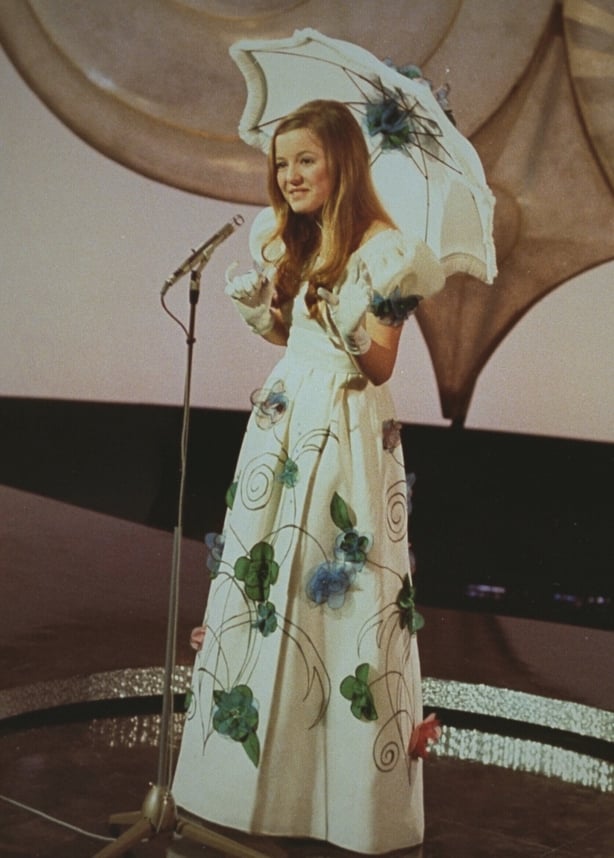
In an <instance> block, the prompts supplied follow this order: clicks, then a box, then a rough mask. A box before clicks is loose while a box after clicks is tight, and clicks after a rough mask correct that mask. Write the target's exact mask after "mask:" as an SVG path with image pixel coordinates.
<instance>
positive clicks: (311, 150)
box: [275, 128, 333, 214]
mask: <svg viewBox="0 0 614 858" xmlns="http://www.w3.org/2000/svg"><path fill="white" fill-rule="evenodd" d="M275 169H276V172H277V184H278V185H279V189H280V191H281V192H282V194H283V196H284V199H285V200H286V202H287V203H288V205H289V206H290V208H291V209H292V211H293V212H296V214H316V213H317V212H319V211H320V209H321V208H322V206H323V205H324V203H325V202H326V200H327V199H328V198H329V197H330V194H331V191H332V185H333V183H332V179H331V177H330V173H329V169H328V163H327V160H326V153H325V151H324V149H323V147H322V144H321V143H320V140H319V138H318V137H317V136H316V135H315V134H314V133H313V132H312V131H309V129H307V128H296V129H295V130H293V131H286V132H285V133H283V134H280V135H279V136H278V137H277V138H276V140H275Z"/></svg>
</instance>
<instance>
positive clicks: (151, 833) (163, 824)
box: [94, 247, 267, 858]
mask: <svg viewBox="0 0 614 858" xmlns="http://www.w3.org/2000/svg"><path fill="white" fill-rule="evenodd" d="M213 249H214V248H213V247H211V248H207V249H206V251H205V253H204V255H202V258H201V259H200V262H199V264H198V266H197V267H195V268H193V269H192V271H191V272H190V296H189V300H190V315H189V323H188V328H187V329H185V328H184V330H186V333H187V346H188V348H187V362H186V374H185V389H184V398H183V422H182V430H181V478H180V481H179V500H178V509H177V524H176V526H175V529H174V532H173V552H172V566H171V579H170V588H169V604H168V617H167V628H166V651H165V661H164V682H163V691H162V714H161V721H160V745H159V749H158V769H157V778H156V782H155V783H153V784H150V789H149V792H148V793H147V795H146V796H145V799H144V801H143V805H142V807H141V810H140V811H136V812H130V813H116V814H113V815H112V816H111V817H110V818H109V825H110V826H111V827H119V826H126V825H127V826H129V828H128V829H127V830H126V831H125V832H124V833H123V834H121V835H120V836H119V837H118V838H117V839H116V840H114V841H112V842H111V843H110V844H109V845H108V846H105V847H104V849H102V850H101V851H100V852H97V853H96V854H95V856H94V858H115V856H121V855H125V854H126V853H127V852H128V851H129V850H130V849H131V847H133V846H135V845H136V844H138V843H140V842H141V841H150V840H152V839H153V838H155V837H158V836H160V835H168V836H169V837H171V836H172V835H173V833H177V834H179V835H181V836H183V837H186V838H187V839H188V840H193V841H195V842H197V843H202V844H204V845H206V846H212V847H214V848H215V849H217V850H219V851H220V852H221V853H222V854H223V855H229V856H236V858H267V856H266V855H264V854H263V853H262V852H258V851H256V850H254V849H251V848H250V847H248V846H245V845H243V844H241V843H238V842H237V841H235V840H231V839H230V838H229V837H226V836H224V835H222V834H218V833H217V832H216V831H212V830H211V829H208V828H206V827H205V826H204V825H202V824H200V823H199V822H195V821H194V820H192V819H184V818H182V817H181V815H180V814H179V813H178V811H177V807H176V805H175V802H174V800H173V796H172V794H171V781H172V769H173V759H172V757H173V755H172V740H173V679H174V673H175V656H176V651H177V619H178V609H179V578H180V569H181V540H182V535H183V508H184V500H185V478H186V465H187V452H188V435H189V422H190V397H191V386H192V364H193V355H194V343H195V342H196V338H195V336H194V332H195V329H196V307H197V304H198V299H199V297H200V280H201V275H202V270H203V268H204V267H205V265H206V264H207V262H208V261H209V258H210V256H211V253H212V252H213ZM165 285H166V284H165ZM165 291H166V290H165V289H163V291H162V296H164V294H165ZM182 327H183V325H182ZM212 777H214V773H212Z"/></svg>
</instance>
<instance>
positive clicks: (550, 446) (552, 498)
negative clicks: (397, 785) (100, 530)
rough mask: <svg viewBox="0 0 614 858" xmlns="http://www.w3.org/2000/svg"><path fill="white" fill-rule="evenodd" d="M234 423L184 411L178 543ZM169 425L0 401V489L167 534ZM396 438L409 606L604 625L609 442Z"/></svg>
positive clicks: (220, 461)
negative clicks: (405, 492)
mask: <svg viewBox="0 0 614 858" xmlns="http://www.w3.org/2000/svg"><path fill="white" fill-rule="evenodd" d="M246 421H247V414H246V413H243V412H229V411H217V410H209V409H192V411H191V414H190V430H189V431H190V445H189V455H188V467H187V478H186V498H185V512H184V521H183V532H184V536H185V537H186V538H189V539H194V540H202V539H203V538H204V535H205V533H207V532H209V531H216V532H219V531H221V528H222V523H223V517H224V511H225V507H224V495H225V492H226V489H227V488H228V486H229V484H230V482H231V480H232V478H233V471H234V465H235V461H236V457H237V454H238V451H239V446H240V443H241V439H242V436H243V431H244V428H245V424H246ZM181 423H182V410H181V408H179V407H170V406H155V405H124V404H112V403H95V402H92V403H88V402H73V401H60V400H43V399H20V398H1V399H0V427H1V428H0V431H1V438H2V451H3V452H2V456H1V458H0V484H4V485H7V486H11V487H13V488H18V489H21V490H23V491H27V492H32V493H34V494H38V495H42V496H45V497H49V498H53V499H55V500H59V501H63V502H66V503H69V504H74V505H76V506H79V507H83V508H86V509H90V510H94V511H97V512H101V513H105V514H108V515H112V516H116V517H118V518H123V519H127V520H129V521H134V522H137V523H140V524H145V525H148V526H150V527H155V528H161V529H164V530H172V529H173V528H174V526H175V524H176V523H177V509H178V493H179V476H180V459H179V445H180V434H181ZM403 447H404V450H405V460H406V466H407V471H408V472H411V473H413V474H415V479H416V481H415V485H414V490H413V511H412V514H411V519H410V537H411V542H412V547H413V551H414V554H415V556H416V580H415V583H416V588H417V595H418V602H419V603H422V604H425V605H432V606H436V607H442V608H444V607H451V608H460V609H463V610H480V611H493V612H495V613H498V614H509V615H514V616H525V617H533V618H539V619H546V620H553V621H558V622H569V623H574V624H580V625H586V626H592V627H599V628H612V627H614V609H613V596H614V594H613V590H614V585H613V575H612V572H613V571H614V569H613V566H614V564H613V557H614V551H613V536H612V534H613V522H614V502H613V500H612V486H613V485H614V445H612V444H606V443H597V442H589V441H578V440H570V439H563V438H545V437H539V436H527V435H519V434H511V433H502V432H485V431H477V430H470V429H464V428H457V427H455V428H445V427H432V426H422V425H406V426H404V427H403ZM83 536H84V539H86V538H87V534H84V535H83Z"/></svg>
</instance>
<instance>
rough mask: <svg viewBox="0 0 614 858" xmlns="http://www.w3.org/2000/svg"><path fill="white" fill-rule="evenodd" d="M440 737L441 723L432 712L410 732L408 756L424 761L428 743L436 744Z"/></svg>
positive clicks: (427, 752) (426, 755) (427, 751)
mask: <svg viewBox="0 0 614 858" xmlns="http://www.w3.org/2000/svg"><path fill="white" fill-rule="evenodd" d="M440 736H441V722H440V720H439V719H438V718H437V716H436V715H435V713H434V712H432V713H431V714H430V715H429V716H428V718H425V719H424V721H421V722H420V723H419V724H417V725H416V726H415V727H414V729H413V730H412V734H411V738H410V740H409V748H408V753H409V756H410V757H411V758H412V759H414V760H417V759H419V758H420V757H422V759H423V760H425V759H426V758H427V757H428V755H429V750H428V745H429V742H437V741H438V739H439V738H440Z"/></svg>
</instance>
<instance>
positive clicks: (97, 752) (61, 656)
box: [0, 487, 614, 858]
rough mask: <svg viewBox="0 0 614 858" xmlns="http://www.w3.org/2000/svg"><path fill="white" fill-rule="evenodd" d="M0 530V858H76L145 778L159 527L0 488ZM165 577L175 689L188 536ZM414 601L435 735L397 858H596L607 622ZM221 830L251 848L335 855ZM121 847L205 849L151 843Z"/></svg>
mask: <svg viewBox="0 0 614 858" xmlns="http://www.w3.org/2000/svg"><path fill="white" fill-rule="evenodd" d="M0 522H1V524H0V527H1V529H2V553H1V559H0V563H1V575H2V608H1V609H0V610H1V618H2V622H1V623H0V670H1V676H2V683H1V685H2V687H1V688H0V795H1V796H2V798H1V799H0V856H1V858H18V856H20V858H23V856H30V858H38V856H41V858H60V856H62V858H81V856H91V855H94V854H96V853H97V852H98V851H99V850H101V849H102V848H103V847H104V845H105V841H104V840H95V839H93V838H92V837H90V836H89V835H90V834H91V833H94V834H96V835H98V836H99V837H101V838H105V837H108V836H109V829H108V818H109V816H110V815H111V814H113V813H116V812H118V811H120V812H123V811H136V810H138V809H139V808H140V805H141V803H142V801H143V799H144V797H145V795H146V794H147V791H148V788H149V783H150V782H151V781H153V780H155V778H156V772H157V741H158V732H159V711H160V699H159V683H160V668H161V666H162V664H163V662H164V649H165V646H164V642H165V632H166V617H167V605H168V582H169V575H170V567H171V549H172V537H171V535H170V534H168V533H165V532H162V531H158V530H155V529H151V528H145V527H142V526H139V525H135V524H132V523H129V522H125V521H121V520H118V519H115V518H112V517H109V516H104V515H100V514H97V513H92V512H88V511H86V510H82V509H79V508H77V507H74V506H70V505H67V504H62V503H59V502H57V501H52V500H49V499H46V498H42V497H39V496H35V495H31V494H27V493H24V492H19V491H16V490H13V489H8V488H4V487H0ZM181 569H182V573H181V598H180V606H179V646H178V654H177V663H178V670H179V674H180V680H182V681H183V678H185V677H186V676H187V675H188V673H189V664H190V662H191V653H190V650H189V647H188V645H187V640H188V635H189V631H190V629H191V627H192V626H193V625H196V624H198V623H199V622H200V620H201V614H202V606H203V605H204V600H205V597H206V592H207V575H206V570H205V563H204V553H203V547H202V546H201V545H200V544H198V543H195V542H192V541H189V540H185V541H184V542H183V545H182V564H181ZM422 612H423V613H424V615H425V618H426V626H425V628H424V629H423V630H422V631H421V632H420V637H419V642H420V651H421V659H422V668H423V674H424V677H425V702H426V704H427V705H428V706H429V707H430V708H434V709H437V711H438V712H440V713H441V715H442V719H443V722H444V735H443V737H442V742H441V743H440V746H439V747H438V748H437V749H436V751H435V752H434V753H433V755H432V756H431V758H430V759H429V761H427V763H426V765H425V790H426V818H427V832H426V840H425V843H424V845H423V846H422V847H420V848H418V849H415V850H413V851H410V852H407V855H408V856H411V858H452V856H454V858H463V856H471V858H481V857H482V856H484V858H493V856H503V858H513V856H523V857H524V858H526V856H528V858H533V856H557V858H611V856H612V855H614V763H613V755H612V747H613V743H614V715H613V710H614V682H613V681H612V667H611V666H612V652H613V642H614V634H613V633H611V632H606V631H603V630H595V629H587V628H583V627H577V626H564V625H558V624H553V623H546V622H540V621H532V620H521V619H515V618H510V617H498V616H494V615H492V614H483V613H471V614H469V613H463V612H456V611H449V610H438V609H435V608H424V609H423V611H422ZM177 720H178V722H180V720H181V716H180V714H178V715H177ZM177 726H178V730H179V729H180V723H178V725H177ZM34 811H37V813H35V812H34ZM41 813H42V814H46V815H47V817H43V816H41V815H39V814H41ZM60 823H66V824H68V825H72V826H74V827H76V828H78V829H82V830H83V833H80V832H78V831H76V830H74V829H71V828H68V827H65V826H64V825H63V824H60ZM85 832H87V834H86V833H85ZM233 836H235V835H233ZM237 837H238V839H241V840H242V842H243V843H245V844H246V845H250V846H251V847H252V848H255V849H259V850H260V851H261V852H262V853H263V854H265V855H280V856H282V855H287V856H297V858H298V856H311V858H316V856H320V858H324V856H331V858H332V856H339V858H340V856H342V855H344V854H347V853H343V852H342V851H341V850H338V849H334V848H332V847H329V846H327V845H325V844H316V843H306V842H296V841H286V840H283V841H267V840H263V839H258V838H245V837H243V838H241V837H239V836H238V835H237ZM132 854H133V855H138V856H146V855H151V856H152V858H157V856H162V855H166V856H168V858H171V856H173V858H174V856H177V858H180V856H185V858H188V856H189V858H192V856H195V855H205V856H206V855H210V856H215V855H219V854H221V853H219V852H216V851H215V850H213V849H211V848H209V847H206V848H204V847H202V846H199V845H197V844H196V843H194V842H193V841H191V840H187V839H184V840H181V839H174V840H173V842H172V843H169V842H168V838H167V837H166V836H162V835H161V836H159V837H156V838H154V839H153V840H152V841H150V842H149V843H143V844H141V845H139V846H138V847H136V848H135V849H134V850H133V852H132Z"/></svg>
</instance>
